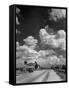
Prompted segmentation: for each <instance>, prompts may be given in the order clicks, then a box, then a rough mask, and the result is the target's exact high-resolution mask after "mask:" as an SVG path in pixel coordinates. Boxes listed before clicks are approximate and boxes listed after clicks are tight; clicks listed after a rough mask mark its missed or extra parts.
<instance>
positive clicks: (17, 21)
mask: <svg viewBox="0 0 69 90" xmlns="http://www.w3.org/2000/svg"><path fill="white" fill-rule="evenodd" d="M16 24H17V25H19V24H20V23H19V20H18V17H17V16H16Z"/></svg>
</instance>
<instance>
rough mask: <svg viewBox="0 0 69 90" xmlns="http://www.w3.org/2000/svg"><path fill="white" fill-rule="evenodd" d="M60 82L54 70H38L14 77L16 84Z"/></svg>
mask: <svg viewBox="0 0 69 90" xmlns="http://www.w3.org/2000/svg"><path fill="white" fill-rule="evenodd" d="M50 81H62V79H61V78H60V77H59V76H58V75H57V74H56V72H55V71H54V70H38V71H34V72H32V73H23V74H21V75H19V76H16V83H35V82H50Z"/></svg>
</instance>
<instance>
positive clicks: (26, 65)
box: [22, 61, 40, 72]
mask: <svg viewBox="0 0 69 90" xmlns="http://www.w3.org/2000/svg"><path fill="white" fill-rule="evenodd" d="M39 67H40V65H39V64H37V62H36V61H35V62H34V63H27V61H24V67H23V68H22V71H24V72H27V71H28V72H33V71H34V70H37V69H39Z"/></svg>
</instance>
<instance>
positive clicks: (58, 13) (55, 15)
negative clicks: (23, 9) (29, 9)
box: [49, 9, 66, 21]
mask: <svg viewBox="0 0 69 90" xmlns="http://www.w3.org/2000/svg"><path fill="white" fill-rule="evenodd" d="M62 18H66V10H65V9H51V12H50V17H49V19H50V20H54V21H57V20H58V19H62Z"/></svg>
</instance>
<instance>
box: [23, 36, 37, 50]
mask: <svg viewBox="0 0 69 90" xmlns="http://www.w3.org/2000/svg"><path fill="white" fill-rule="evenodd" d="M23 41H24V42H25V44H26V45H27V46H29V47H30V48H31V49H34V48H35V47H36V45H37V43H38V40H37V39H35V38H34V37H33V36H28V37H27V38H26V39H24V40H23Z"/></svg>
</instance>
